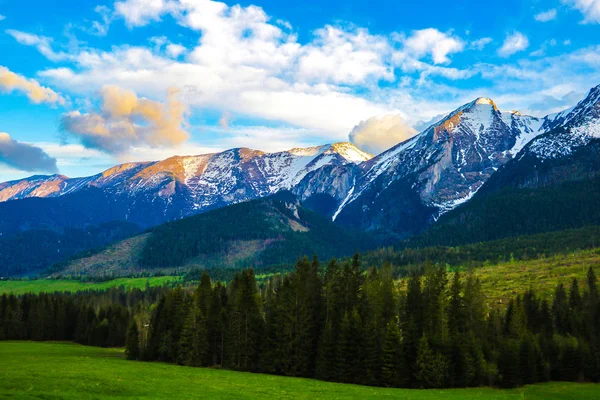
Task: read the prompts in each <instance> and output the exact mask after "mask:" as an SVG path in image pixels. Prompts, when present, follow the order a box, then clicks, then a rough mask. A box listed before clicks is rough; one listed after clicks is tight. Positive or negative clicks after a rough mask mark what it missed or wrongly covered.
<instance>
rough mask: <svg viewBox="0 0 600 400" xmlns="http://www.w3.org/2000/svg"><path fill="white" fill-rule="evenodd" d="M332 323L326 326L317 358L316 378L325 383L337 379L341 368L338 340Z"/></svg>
mask: <svg viewBox="0 0 600 400" xmlns="http://www.w3.org/2000/svg"><path fill="white" fill-rule="evenodd" d="M336 336H337V335H335V333H334V331H333V327H332V324H331V322H328V323H327V324H326V325H325V329H324V331H323V334H322V335H321V340H320V342H319V352H318V358H317V368H316V375H315V376H316V378H317V379H322V380H325V381H332V380H335V379H336V378H337V373H336V369H337V368H339V367H338V365H337V363H336V361H337V353H336V340H335V338H336Z"/></svg>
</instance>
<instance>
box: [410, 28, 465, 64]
mask: <svg viewBox="0 0 600 400" xmlns="http://www.w3.org/2000/svg"><path fill="white" fill-rule="evenodd" d="M400 40H401V42H402V43H403V44H404V51H405V52H406V53H408V55H410V56H413V57H416V58H421V57H424V56H427V55H430V56H431V58H432V60H433V62H434V64H447V63H449V62H450V58H449V57H448V56H449V55H451V54H454V53H459V52H461V51H463V50H464V47H465V44H464V42H463V41H462V40H461V39H460V38H458V37H455V36H452V35H450V34H447V33H443V32H440V31H438V30H437V29H434V28H428V29H422V30H417V31H413V32H412V34H411V35H410V36H409V37H407V38H402V37H400Z"/></svg>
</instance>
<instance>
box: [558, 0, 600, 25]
mask: <svg viewBox="0 0 600 400" xmlns="http://www.w3.org/2000/svg"><path fill="white" fill-rule="evenodd" d="M562 2H563V3H564V4H566V5H568V6H569V7H571V8H574V9H576V10H578V11H579V12H581V13H582V14H583V16H584V20H583V21H582V22H583V23H584V24H590V23H600V0H562Z"/></svg>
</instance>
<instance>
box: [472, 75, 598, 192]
mask: <svg viewBox="0 0 600 400" xmlns="http://www.w3.org/2000/svg"><path fill="white" fill-rule="evenodd" d="M557 119H558V120H559V121H560V124H558V125H555V127H554V128H553V129H551V130H550V131H549V132H548V133H546V134H544V135H541V136H539V137H537V138H535V139H534V140H532V141H531V142H530V143H528V144H527V146H525V147H524V148H523V150H522V151H521V152H519V154H517V156H516V157H515V159H514V160H513V161H512V162H510V163H508V164H506V165H505V166H504V167H503V168H501V169H500V170H499V171H498V172H497V173H496V174H494V176H492V178H491V179H490V180H489V181H488V182H487V183H486V185H485V187H484V188H483V189H482V193H492V192H495V191H499V190H502V189H504V188H507V187H512V188H527V187H530V188H531V187H541V186H547V185H552V184H555V183H559V182H566V181H573V180H581V179H589V178H592V177H594V176H596V175H597V174H598V173H600V85H599V86H597V87H595V88H593V89H592V90H591V91H590V92H589V94H588V96H587V97H586V98H585V99H583V100H582V101H581V102H579V103H578V104H577V106H575V107H574V108H573V109H571V110H568V111H567V112H564V113H561V114H559V117H557Z"/></svg>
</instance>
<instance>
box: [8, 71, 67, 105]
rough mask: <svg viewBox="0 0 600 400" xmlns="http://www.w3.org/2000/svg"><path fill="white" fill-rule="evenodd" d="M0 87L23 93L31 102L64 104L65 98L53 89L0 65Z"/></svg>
mask: <svg viewBox="0 0 600 400" xmlns="http://www.w3.org/2000/svg"><path fill="white" fill-rule="evenodd" d="M0 89H2V90H4V91H7V92H12V91H15V90H16V91H19V92H22V93H24V94H25V95H26V96H27V97H28V98H29V100H31V101H32V102H34V103H36V104H39V103H48V104H65V99H64V98H63V97H62V96H61V95H60V94H58V93H56V92H55V91H54V90H52V89H50V88H48V87H45V86H42V85H40V84H39V82H38V81H36V80H35V79H27V78H25V77H24V76H22V75H18V74H15V73H14V72H12V71H10V70H9V69H8V68H6V67H3V66H1V65H0Z"/></svg>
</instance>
